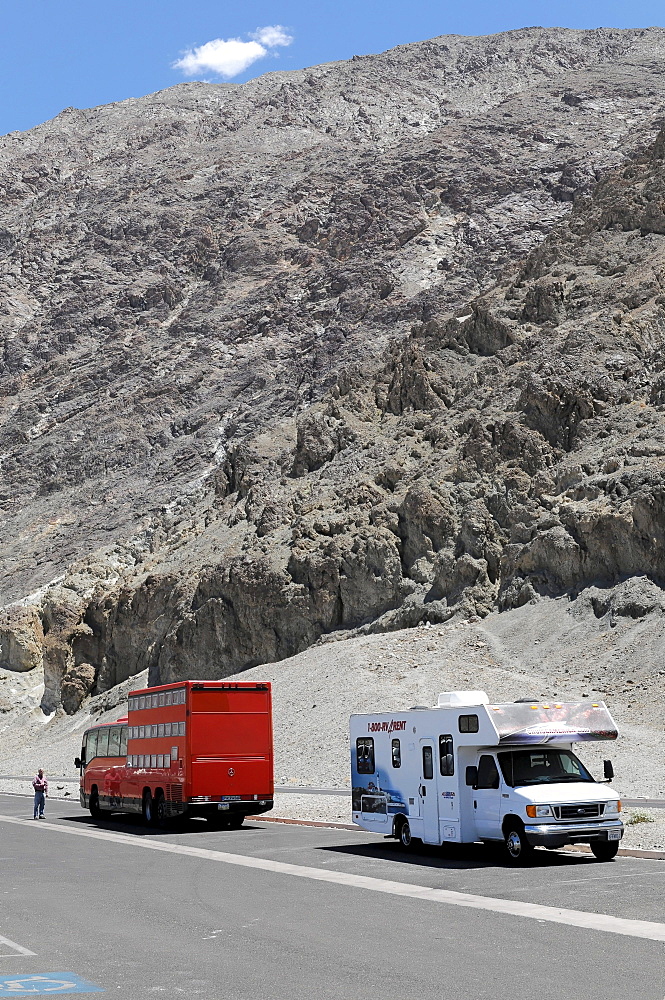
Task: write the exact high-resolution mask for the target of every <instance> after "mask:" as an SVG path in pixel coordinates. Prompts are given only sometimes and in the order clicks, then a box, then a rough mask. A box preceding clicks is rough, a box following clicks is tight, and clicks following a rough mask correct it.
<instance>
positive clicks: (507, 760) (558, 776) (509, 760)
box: [498, 748, 595, 788]
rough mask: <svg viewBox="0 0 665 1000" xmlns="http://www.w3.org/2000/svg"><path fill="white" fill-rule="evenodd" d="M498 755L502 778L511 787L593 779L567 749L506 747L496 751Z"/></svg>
mask: <svg viewBox="0 0 665 1000" xmlns="http://www.w3.org/2000/svg"><path fill="white" fill-rule="evenodd" d="M498 757H499V764H500V765H501V771H502V773H503V780H504V781H505V782H506V784H507V785H510V787H511V788H516V787H517V786H518V785H549V784H553V783H555V782H560V781H594V780H595V779H594V778H593V777H592V776H591V775H590V774H589V772H588V771H587V769H586V768H585V766H584V764H583V763H582V762H581V761H580V760H578V759H577V757H576V756H575V754H574V753H571V752H570V750H555V749H553V748H552V749H547V750H545V749H540V748H538V749H535V748H534V749H533V750H508V751H504V752H501V753H499V755H498Z"/></svg>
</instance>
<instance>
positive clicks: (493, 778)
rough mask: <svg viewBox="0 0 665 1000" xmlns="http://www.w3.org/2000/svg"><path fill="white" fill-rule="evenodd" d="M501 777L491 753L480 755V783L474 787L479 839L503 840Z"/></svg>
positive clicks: (475, 815) (474, 805)
mask: <svg viewBox="0 0 665 1000" xmlns="http://www.w3.org/2000/svg"><path fill="white" fill-rule="evenodd" d="M500 786H501V779H500V776H499V769H498V767H497V763H496V759H495V758H494V755H493V754H491V753H484V754H481V755H480V759H479V760H478V785H477V787H476V788H474V789H473V815H474V818H475V823H476V837H477V838H478V840H501V839H502V833H501V787H500Z"/></svg>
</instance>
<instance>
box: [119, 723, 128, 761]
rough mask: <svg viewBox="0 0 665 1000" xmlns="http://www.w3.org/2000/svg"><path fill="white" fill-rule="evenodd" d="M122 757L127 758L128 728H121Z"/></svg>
mask: <svg viewBox="0 0 665 1000" xmlns="http://www.w3.org/2000/svg"><path fill="white" fill-rule="evenodd" d="M120 756H121V757H126V756H127V726H121V727H120Z"/></svg>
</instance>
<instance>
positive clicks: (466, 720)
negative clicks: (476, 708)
mask: <svg viewBox="0 0 665 1000" xmlns="http://www.w3.org/2000/svg"><path fill="white" fill-rule="evenodd" d="M459 731H460V733H477V732H478V716H477V715H460V717H459Z"/></svg>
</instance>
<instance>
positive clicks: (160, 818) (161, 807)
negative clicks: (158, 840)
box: [152, 788, 167, 826]
mask: <svg viewBox="0 0 665 1000" xmlns="http://www.w3.org/2000/svg"><path fill="white" fill-rule="evenodd" d="M152 808H153V812H154V814H155V826H164V824H165V823H166V819H167V816H166V799H165V798H164V792H163V791H162V790H161V788H160V789H159V790H158V791H157V792H156V793H155V798H154V799H153V804H152Z"/></svg>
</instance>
